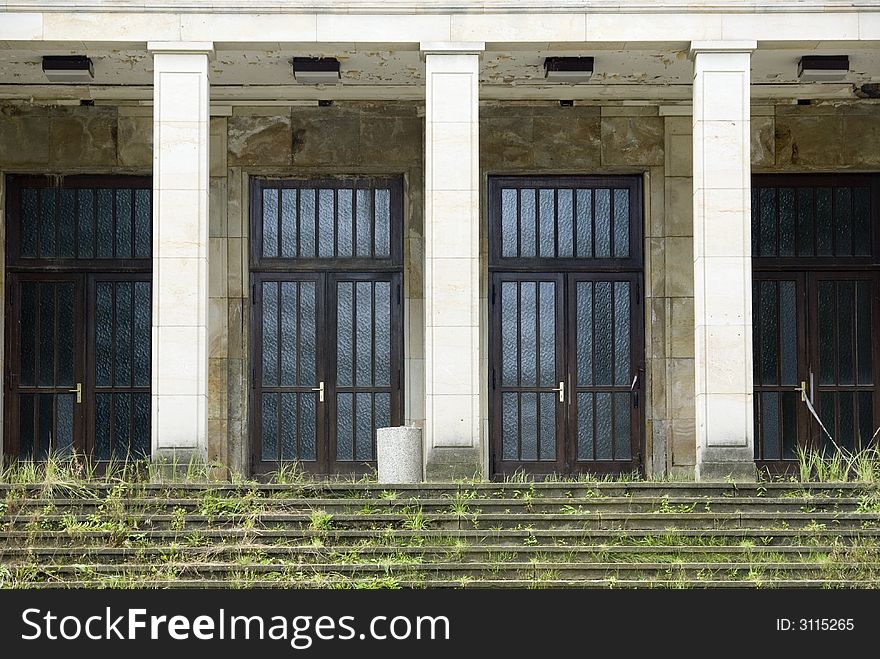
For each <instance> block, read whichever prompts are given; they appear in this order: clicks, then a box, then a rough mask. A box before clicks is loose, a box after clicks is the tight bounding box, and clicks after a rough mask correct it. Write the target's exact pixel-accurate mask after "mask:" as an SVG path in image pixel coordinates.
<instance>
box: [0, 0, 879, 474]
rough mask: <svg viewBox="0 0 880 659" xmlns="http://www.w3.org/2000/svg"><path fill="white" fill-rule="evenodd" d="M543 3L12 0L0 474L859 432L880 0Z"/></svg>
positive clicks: (866, 405) (769, 450) (681, 450)
mask: <svg viewBox="0 0 880 659" xmlns="http://www.w3.org/2000/svg"><path fill="white" fill-rule="evenodd" d="M546 5H547V3H538V2H532V1H531V0H497V1H494V0H493V1H489V2H481V3H470V2H463V1H462V2H455V1H454V0H438V1H436V2H435V1H433V0H425V1H422V2H419V1H417V0H409V1H406V2H382V3H379V2H375V1H366V0H364V1H361V0H346V1H343V2H329V1H328V2H318V1H316V2H282V1H280V0H244V1H241V2H226V1H225V0H212V1H211V2H208V1H202V0H179V1H178V0H162V1H157V2H149V3H144V2H134V1H133V0H132V1H129V0H93V1H89V0H84V1H79V2H75V3H74V2H31V1H25V0H22V1H17V0H7V1H6V2H4V3H2V7H0V82H2V85H0V202H2V203H0V214H2V215H0V217H2V223H0V226H2V227H3V232H4V240H3V241H2V244H3V249H4V264H5V265H4V268H3V271H2V276H3V278H4V286H3V290H4V295H5V304H4V306H3V313H2V323H3V327H4V337H5V339H4V344H3V352H2V364H3V370H4V384H5V386H4V396H3V418H4V425H3V447H4V456H5V459H7V460H10V459H16V458H41V457H44V456H45V455H47V454H48V453H49V452H58V453H65V452H69V451H72V450H76V451H78V452H82V453H85V454H87V455H89V456H92V457H94V458H96V459H98V460H109V459H126V458H130V457H132V456H135V457H149V456H152V457H153V458H169V457H173V458H179V459H190V458H191V457H197V458H199V459H207V460H209V461H211V462H213V463H216V464H218V465H222V466H224V467H226V468H228V469H229V470H230V471H233V472H237V473H243V474H261V473H266V472H271V471H273V470H277V469H278V468H279V466H280V465H281V464H284V463H294V462H295V463H297V464H299V465H301V466H302V467H304V468H305V469H308V470H309V471H312V472H314V473H317V474H341V473H352V472H353V473H363V472H365V471H367V470H369V469H371V468H372V466H373V464H374V459H375V448H374V441H375V438H374V430H375V428H376V427H382V426H387V425H402V424H410V423H413V424H416V425H419V426H421V427H422V428H423V440H424V442H425V456H426V472H427V475H428V477H429V478H453V477H461V476H473V475H475V474H476V475H481V476H484V477H502V476H504V475H510V474H513V473H516V472H518V471H525V472H527V473H532V474H536V475H540V474H549V473H557V474H566V475H569V474H576V473H579V472H583V471H589V472H597V473H606V474H616V473H628V472H631V471H637V472H641V473H643V474H646V475H649V474H651V475H664V474H671V475H676V476H685V475H690V474H694V475H695V476H696V477H697V478H703V479H718V478H723V477H727V476H732V477H734V478H750V477H751V478H753V477H754V474H755V467H756V465H758V466H760V467H767V468H769V469H780V468H785V466H786V465H790V464H792V461H793V460H794V459H795V458H796V455H797V449H798V447H806V448H809V447H820V448H821V447H828V446H834V445H837V446H839V447H842V448H845V449H847V450H858V449H860V448H864V447H867V446H868V445H870V444H871V442H872V441H876V432H875V430H876V428H877V427H878V425H880V393H878V388H877V385H876V383H877V381H878V378H880V372H878V368H880V345H878V340H880V339H878V337H880V331H877V327H878V326H877V322H878V320H877V319H878V314H880V281H878V272H880V268H878V264H880V224H878V213H880V196H878V195H880V187H878V179H877V172H878V171H880V106H878V100H876V99H877V98H878V97H880V88H878V85H877V83H875V81H878V82H880V55H878V50H877V46H878V43H880V3H861V4H856V3H852V2H837V1H835V0H826V1H825V2H819V1H813V0H809V1H806V2H797V3H795V2H789V1H787V0H781V1H778V2H777V1H769V2H764V3H761V5H760V6H756V5H754V4H753V3H750V2H739V1H738V0H727V1H726V2H715V3H705V5H704V3H699V2H697V3H693V2H691V3H685V2H679V1H678V0H661V1H659V2H654V3H638V2H632V3H617V2H604V1H602V0H583V1H576V2H575V1H572V2H563V3H557V4H556V5H555V6H553V7H548V6H546ZM59 56H64V57H71V56H78V57H86V58H88V60H89V62H90V65H91V68H92V70H91V71H88V70H87V71H86V72H83V71H79V72H78V73H77V72H74V73H73V75H80V76H84V78H82V79H81V80H73V81H70V80H68V81H64V80H61V81H58V77H57V75H55V74H53V71H52V69H51V67H50V68H49V69H46V68H45V67H46V64H45V62H46V60H45V59H44V58H46V57H50V58H52V57H59ZM816 56H818V57H819V58H820V59H819V60H810V59H809V58H811V57H816ZM842 56H845V57H846V62H845V66H844V67H843V68H842V69H841V68H840V67H837V69H835V66H837V65H834V64H833V63H831V64H828V62H829V60H827V59H821V58H828V57H830V58H831V60H833V61H835V62H839V61H841V57H842ZM294 58H309V61H310V62H315V61H316V60H317V59H319V58H322V61H323V62H324V63H325V64H326V62H327V60H328V59H331V58H332V59H335V61H337V62H338V63H339V75H338V80H336V81H332V84H328V83H323V82H318V83H317V84H315V82H314V80H313V79H310V78H307V77H306V76H303V75H302V70H300V71H299V73H300V75H299V76H297V75H295V73H294V69H295V68H296V66H297V65H296V63H295V62H294ZM548 58H592V62H588V61H586V60H583V59H581V60H578V61H576V62H574V64H577V65H578V66H580V67H581V70H582V72H583V71H584V70H586V67H587V66H588V64H589V65H590V66H589V69H590V71H591V74H592V75H591V76H590V77H589V80H586V81H581V82H577V83H576V84H572V83H571V82H570V81H569V82H566V81H565V80H563V81H562V82H558V81H556V80H554V76H552V75H548V74H547V65H546V61H547V59H548ZM804 58H808V59H807V60H804ZM80 62H81V60H80ZM810 62H813V63H814V64H813V65H814V66H815V67H816V68H817V70H818V73H811V72H812V69H811V68H810V66H809V64H810ZM816 62H818V64H816ZM823 62H825V63H826V64H825V65H824V66H827V69H823V68H822V67H823ZM61 64H62V65H65V61H64V60H62V61H61ZM799 64H800V65H801V69H802V70H800V71H799ZM66 65H67V66H68V67H71V66H72V67H75V66H79V64H76V63H73V64H72V63H70V62H69V61H68V62H67V64H66ZM550 68H552V67H550ZM583 75H586V74H583ZM817 76H818V77H819V78H820V79H819V80H816V79H815V78H816V77H817ZM823 76H825V77H824V78H822V77H823ZM808 402H809V403H810V405H807V403H808ZM811 406H812V407H813V408H814V409H815V410H816V413H817V415H818V417H819V418H821V419H822V421H823V423H824V425H825V427H826V430H827V432H824V431H823V429H822V428H820V426H819V424H818V423H817V422H816V421H815V419H814V417H813V414H812V413H811V411H810V407H811Z"/></svg>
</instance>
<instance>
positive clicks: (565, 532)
mask: <svg viewBox="0 0 880 659" xmlns="http://www.w3.org/2000/svg"><path fill="white" fill-rule="evenodd" d="M878 540H880V529H877V528H868V529H862V528H838V527H836V526H832V527H826V528H822V527H819V526H816V527H810V528H777V529H766V528H726V529H665V530H660V531H658V530H653V529H531V530H529V529H426V530H408V529H385V530H379V531H377V530H374V529H331V530H329V531H324V530H321V531H317V530H312V529H289V528H281V529H278V528H268V529H264V528H208V529H187V530H181V531H174V530H170V529H161V530H156V529H141V530H138V529H128V528H119V529H105V530H93V531H88V530H86V531H77V532H76V533H68V532H67V531H57V530H44V529H32V530H26V531H25V530H20V531H8V530H7V531H0V545H2V546H29V545H33V544H40V545H50V544H53V545H57V546H59V547H68V546H70V544H71V543H72V542H74V541H75V542H76V543H77V544H94V545H102V544H107V545H110V546H125V545H130V546H138V545H144V544H146V543H169V542H177V543H182V544H189V545H214V544H223V543H228V544H235V543H240V542H242V541H245V542H250V543H254V542H258V541H259V542H261V543H263V544H267V545H271V544H315V543H319V544H321V545H331V544H332V545H357V544H360V543H363V542H370V543H377V544H387V545H389V546H407V545H418V544H420V543H421V544H429V543H432V542H433V543H436V542H438V541H440V542H442V544H449V545H453V544H457V543H471V544H477V543H492V544H503V545H518V546H553V545H556V546H577V545H594V544H610V545H617V544H621V545H630V546H641V545H662V544H694V545H700V546H712V547H714V546H721V545H737V544H739V543H742V542H751V543H753V544H755V545H763V546H779V545H787V544H811V543H815V544H817V545H820V544H835V543H855V544H857V543H861V542H866V541H873V542H876V541H878Z"/></svg>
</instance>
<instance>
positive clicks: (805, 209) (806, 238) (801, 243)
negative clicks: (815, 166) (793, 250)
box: [797, 188, 816, 256]
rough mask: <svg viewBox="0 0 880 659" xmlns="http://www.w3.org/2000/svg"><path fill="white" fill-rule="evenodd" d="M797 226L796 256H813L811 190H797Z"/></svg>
mask: <svg viewBox="0 0 880 659" xmlns="http://www.w3.org/2000/svg"><path fill="white" fill-rule="evenodd" d="M797 226H798V249H797V253H798V256H813V255H814V254H815V251H816V249H815V247H814V245H813V231H814V229H815V224H814V221H813V189H812V188H798V189H797Z"/></svg>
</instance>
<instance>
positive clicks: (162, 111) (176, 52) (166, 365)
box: [148, 42, 213, 463]
mask: <svg viewBox="0 0 880 659" xmlns="http://www.w3.org/2000/svg"><path fill="white" fill-rule="evenodd" d="M212 48H213V44H211V43H209V42H208V43H204V42H198V43H188V42H168V43H164V42H162V43H155V42H151V43H150V44H148V49H149V50H150V52H152V54H153V70H154V77H153V80H154V88H153V89H154V94H153V331H152V340H153V348H152V403H153V404H152V429H153V432H152V439H153V443H152V450H153V457H154V459H156V458H159V459H166V460H170V459H176V460H177V461H178V462H184V463H186V462H188V461H189V460H191V459H195V460H204V459H206V457H207V446H208V170H209V163H208V127H209V121H210V118H209V92H208V55H209V54H210V53H211V52H212Z"/></svg>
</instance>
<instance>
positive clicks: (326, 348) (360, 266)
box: [248, 175, 405, 475]
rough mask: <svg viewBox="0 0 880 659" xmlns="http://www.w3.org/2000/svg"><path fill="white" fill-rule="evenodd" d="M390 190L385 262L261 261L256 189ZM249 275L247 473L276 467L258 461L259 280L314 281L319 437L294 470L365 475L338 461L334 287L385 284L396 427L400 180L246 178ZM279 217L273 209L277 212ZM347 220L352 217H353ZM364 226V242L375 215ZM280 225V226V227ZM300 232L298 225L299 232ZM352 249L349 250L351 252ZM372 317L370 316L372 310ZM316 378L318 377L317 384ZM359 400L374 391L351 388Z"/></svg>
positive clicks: (400, 344)
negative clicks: (310, 457) (312, 456)
mask: <svg viewBox="0 0 880 659" xmlns="http://www.w3.org/2000/svg"><path fill="white" fill-rule="evenodd" d="M380 187H381V188H387V189H388V190H390V199H389V206H390V208H389V217H390V227H389V240H390V244H389V246H388V247H389V252H388V256H387V258H379V257H375V256H373V257H366V256H361V257H357V256H353V257H346V258H342V257H337V258H327V257H318V258H316V257H312V258H305V257H280V256H274V257H266V256H264V255H263V253H262V252H263V239H264V227H263V190H264V189H266V188H273V189H276V188H277V189H279V190H293V191H298V190H302V189H311V188H315V189H328V190H340V189H354V190H371V189H377V188H380ZM250 192H251V194H250V199H251V206H250V226H251V237H252V240H251V249H250V256H249V262H250V276H251V313H250V327H251V330H250V339H249V355H250V357H249V359H250V386H249V388H248V410H249V412H248V415H249V421H248V427H249V436H250V446H251V451H250V456H251V469H252V472H253V473H254V474H256V475H263V474H267V473H271V472H274V471H277V470H279V469H280V468H281V467H282V462H281V461H276V462H267V461H264V460H262V455H261V449H262V444H261V437H260V432H261V418H260V411H261V408H260V400H259V399H260V396H261V390H262V387H261V384H260V378H261V375H260V369H261V362H260V360H261V343H260V342H261V340H262V336H261V328H260V324H261V322H260V319H261V317H262V300H261V299H260V296H261V294H262V291H261V290H260V289H261V285H262V283H263V282H266V281H293V280H303V279H306V278H308V279H310V280H313V281H315V282H316V286H317V289H316V291H317V292H316V294H317V297H318V299H319V303H318V305H319V307H320V311H318V312H317V313H318V316H317V319H316V322H317V328H316V329H317V332H316V334H317V338H318V344H319V346H320V347H319V351H320V355H319V356H318V357H317V360H318V361H317V368H318V374H319V375H320V376H322V378H323V382H324V383H325V384H324V387H325V388H324V395H325V400H324V403H318V408H317V416H318V422H317V424H318V430H317V432H318V437H317V447H316V448H317V460H315V461H300V462H299V463H298V466H299V467H300V468H302V469H304V470H306V471H309V472H311V473H314V474H316V475H329V474H341V473H349V474H355V475H357V474H366V473H370V472H372V471H373V470H374V469H375V465H376V463H375V460H370V461H364V460H352V461H340V460H337V455H336V446H337V444H336V442H337V428H336V423H335V420H336V416H337V408H336V401H337V397H336V394H337V384H336V382H337V377H336V376H337V352H336V346H337V344H338V342H337V339H336V334H337V304H336V296H335V288H336V285H337V283H339V282H343V281H355V282H356V281H361V282H364V281H371V282H376V281H389V282H390V305H391V309H390V311H391V319H390V320H391V355H390V358H391V364H390V375H391V387H390V389H391V392H390V393H391V405H390V417H391V424H392V425H400V424H401V423H402V422H403V418H404V395H403V387H404V381H405V380H404V376H405V373H404V334H403V332H404V328H403V289H402V286H403V180H402V178H401V177H398V176H384V177H376V176H363V175H352V176H325V177H318V178H297V177H287V178H265V177H257V178H253V179H251V185H250ZM339 195H340V193H338V192H337V193H336V196H335V197H334V212H335V209H336V205H337V204H339V203H340V202H339V198H340V197H339ZM280 212H281V211H280V210H279V213H280ZM352 212H353V213H354V211H352ZM297 222H299V220H298V219H297ZM372 222H373V224H372V225H371V227H370V235H371V236H375V227H376V225H375V222H376V218H375V215H374V216H373V220H372ZM279 226H280V224H279ZM298 226H299V225H297V227H298ZM354 231H355V219H354V214H353V215H352V235H354ZM338 235H339V234H338V232H337V233H336V234H335V238H334V251H335V250H337V249H339V237H338ZM354 249H355V248H354V244H353V246H352V251H354ZM374 312H375V310H374ZM322 378H319V380H321V379H322ZM354 389H357V390H358V391H360V392H362V393H369V392H370V391H374V390H378V389H382V388H377V387H354Z"/></svg>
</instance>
